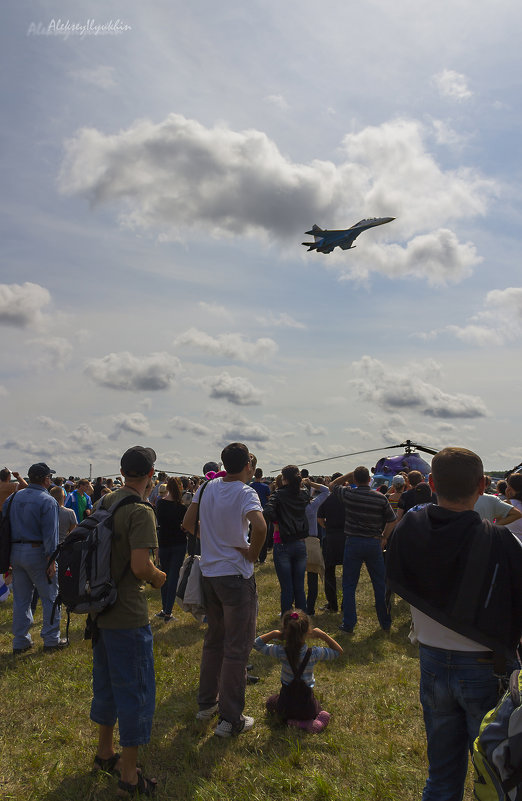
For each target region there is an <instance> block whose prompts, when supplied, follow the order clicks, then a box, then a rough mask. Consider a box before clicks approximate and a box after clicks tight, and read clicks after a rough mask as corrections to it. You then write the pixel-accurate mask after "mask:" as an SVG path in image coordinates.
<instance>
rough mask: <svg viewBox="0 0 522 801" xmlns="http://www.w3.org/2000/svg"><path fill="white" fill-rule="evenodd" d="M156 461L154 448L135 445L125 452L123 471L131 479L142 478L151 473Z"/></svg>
mask: <svg viewBox="0 0 522 801" xmlns="http://www.w3.org/2000/svg"><path fill="white" fill-rule="evenodd" d="M155 461H156V454H155V452H154V451H153V450H152V448H143V447H142V446H141V445H135V446H134V447H133V448H129V450H127V451H125V453H124V454H123V456H122V457H121V462H120V464H121V470H122V473H123V475H125V476H129V478H141V477H142V476H146V475H147V473H150V471H151V470H152V468H153V467H154V462H155Z"/></svg>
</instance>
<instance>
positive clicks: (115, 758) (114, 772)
mask: <svg viewBox="0 0 522 801" xmlns="http://www.w3.org/2000/svg"><path fill="white" fill-rule="evenodd" d="M120 756H121V755H120V754H113V755H112V756H111V757H109V758H108V759H102V758H101V757H100V756H95V757H94V765H93V768H92V772H93V773H96V772H97V771H99V770H102V771H103V772H104V773H110V774H111V776H119V775H120V771H119V770H118V768H117V767H116V765H117V764H118V762H119V760H120Z"/></svg>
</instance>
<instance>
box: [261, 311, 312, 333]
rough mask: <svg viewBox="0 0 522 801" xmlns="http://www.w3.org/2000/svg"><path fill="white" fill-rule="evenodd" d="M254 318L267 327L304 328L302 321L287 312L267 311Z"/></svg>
mask: <svg viewBox="0 0 522 801" xmlns="http://www.w3.org/2000/svg"><path fill="white" fill-rule="evenodd" d="M256 320H257V322H258V323H262V324H264V325H266V326H267V327H269V328H301V329H302V328H306V326H305V325H304V323H300V322H299V320H295V319H294V318H293V317H292V316H291V315H290V314H287V312H281V313H280V314H274V313H273V312H270V311H269V312H267V313H266V314H262V315H261V314H260V315H258V316H257V317H256Z"/></svg>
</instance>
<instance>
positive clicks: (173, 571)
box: [159, 543, 187, 615]
mask: <svg viewBox="0 0 522 801" xmlns="http://www.w3.org/2000/svg"><path fill="white" fill-rule="evenodd" d="M186 550H187V545H186V543H183V544H182V545H167V546H165V547H160V549H159V560H160V565H161V569H162V570H163V572H164V573H166V574H167V579H166V581H165V584H164V585H163V586H162V588H161V604H162V609H163V611H164V612H165V614H166V615H170V614H172V607H173V606H174V601H175V600H176V587H177V586H178V578H179V571H180V568H181V565H182V564H183V560H184V558H185V553H186Z"/></svg>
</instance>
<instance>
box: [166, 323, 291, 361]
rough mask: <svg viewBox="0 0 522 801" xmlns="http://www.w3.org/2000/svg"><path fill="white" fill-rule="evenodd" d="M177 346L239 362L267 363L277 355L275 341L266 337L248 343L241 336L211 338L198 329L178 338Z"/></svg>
mask: <svg viewBox="0 0 522 801" xmlns="http://www.w3.org/2000/svg"><path fill="white" fill-rule="evenodd" d="M173 344H174V345H175V346H178V347H179V346H188V347H192V348H198V349H199V350H204V351H205V352H206V353H210V354H212V355H213V356H222V357H226V358H228V359H237V360H238V361H243V362H251V361H255V362H258V361H265V360H266V359H270V358H271V357H272V356H274V354H275V353H277V349H278V348H277V344H276V343H275V342H274V340H273V339H269V338H268V337H264V338H262V339H257V340H256V341H255V342H248V341H247V340H245V339H244V338H243V337H242V336H241V334H218V335H217V336H210V334H206V333H205V332H204V331H199V330H198V329H197V328H190V329H189V330H188V331H185V333H184V334H180V336H178V337H176V339H175V340H174V343H173Z"/></svg>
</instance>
